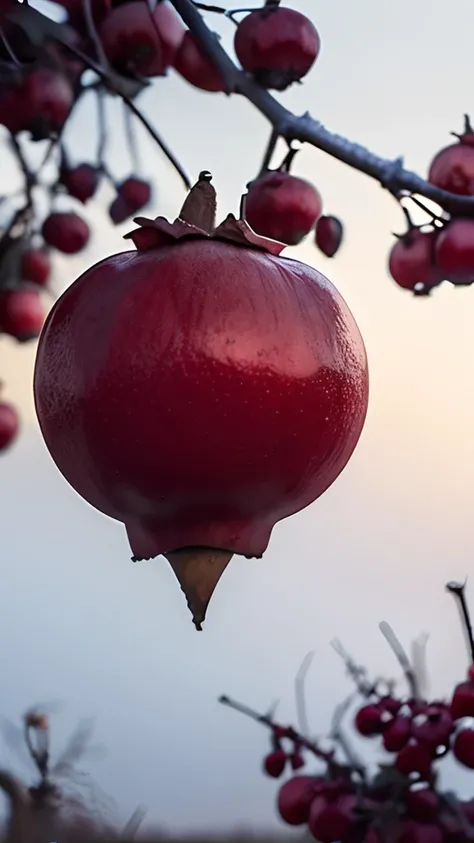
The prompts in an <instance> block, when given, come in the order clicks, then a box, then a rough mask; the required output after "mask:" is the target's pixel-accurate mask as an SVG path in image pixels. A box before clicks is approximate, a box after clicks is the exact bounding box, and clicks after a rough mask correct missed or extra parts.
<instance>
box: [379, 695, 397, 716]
mask: <svg viewBox="0 0 474 843" xmlns="http://www.w3.org/2000/svg"><path fill="white" fill-rule="evenodd" d="M378 705H379V706H380V707H381V708H383V709H384V711H388V713H389V714H394V715H395V714H398V712H399V711H400V709H401V707H402V702H401V701H400V700H397V699H395V697H380V699H379V702H378Z"/></svg>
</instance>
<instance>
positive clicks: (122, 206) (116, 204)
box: [109, 195, 135, 225]
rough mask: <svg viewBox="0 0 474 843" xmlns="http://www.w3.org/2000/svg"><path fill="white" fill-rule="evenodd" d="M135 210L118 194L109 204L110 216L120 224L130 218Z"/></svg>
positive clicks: (115, 222)
mask: <svg viewBox="0 0 474 843" xmlns="http://www.w3.org/2000/svg"><path fill="white" fill-rule="evenodd" d="M134 213H135V211H132V209H131V208H130V206H129V205H127V203H126V202H125V200H124V199H122V197H121V196H120V195H119V196H116V197H115V199H113V200H112V202H111V203H110V205H109V217H110V219H111V220H112V222H113V223H114V224H115V225H120V223H121V222H125V220H128V219H129V218H130V217H131V216H132V215H133V214H134Z"/></svg>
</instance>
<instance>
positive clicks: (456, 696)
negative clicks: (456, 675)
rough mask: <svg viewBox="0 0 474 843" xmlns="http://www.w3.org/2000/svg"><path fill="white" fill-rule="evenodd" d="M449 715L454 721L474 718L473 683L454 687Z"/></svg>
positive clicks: (463, 683)
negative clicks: (462, 718)
mask: <svg viewBox="0 0 474 843" xmlns="http://www.w3.org/2000/svg"><path fill="white" fill-rule="evenodd" d="M451 715H452V717H453V718H454V720H460V719H461V717H474V682H472V681H471V682H470V681H468V682H461V683H460V684H459V685H456V687H455V689H454V693H453V698H452V700H451Z"/></svg>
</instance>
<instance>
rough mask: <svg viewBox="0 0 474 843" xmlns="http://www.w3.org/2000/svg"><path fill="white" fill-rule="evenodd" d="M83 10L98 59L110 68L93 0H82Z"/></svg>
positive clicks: (105, 66)
mask: <svg viewBox="0 0 474 843" xmlns="http://www.w3.org/2000/svg"><path fill="white" fill-rule="evenodd" d="M82 10H83V12H84V18H85V21H86V26H87V31H88V34H89V35H90V38H91V41H92V43H93V44H94V47H95V52H96V56H97V60H98V62H99V63H100V64H101V65H102V67H104V68H108V67H109V62H108V59H107V56H106V54H105V50H104V48H103V46H102V41H101V40H100V37H99V33H98V32H97V27H96V25H95V21H94V14H93V11H92V0H82Z"/></svg>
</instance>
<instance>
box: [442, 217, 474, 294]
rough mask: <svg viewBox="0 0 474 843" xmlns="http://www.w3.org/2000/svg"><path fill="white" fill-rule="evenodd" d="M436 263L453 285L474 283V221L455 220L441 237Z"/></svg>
mask: <svg viewBox="0 0 474 843" xmlns="http://www.w3.org/2000/svg"><path fill="white" fill-rule="evenodd" d="M435 257H436V263H437V264H438V266H439V267H440V269H441V270H442V271H443V273H444V275H445V277H446V278H447V279H448V280H449V281H451V283H453V284H459V285H464V284H472V282H473V281H474V220H470V219H454V220H452V221H451V222H449V223H448V224H447V226H446V227H445V228H444V230H443V231H442V233H441V234H440V235H439V238H438V241H437V243H436V250H435Z"/></svg>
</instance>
